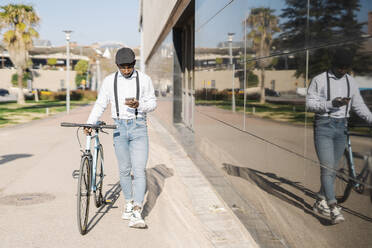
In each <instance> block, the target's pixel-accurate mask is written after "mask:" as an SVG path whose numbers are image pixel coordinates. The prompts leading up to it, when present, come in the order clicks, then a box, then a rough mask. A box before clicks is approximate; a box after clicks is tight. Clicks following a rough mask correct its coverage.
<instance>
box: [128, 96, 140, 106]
mask: <svg viewBox="0 0 372 248" xmlns="http://www.w3.org/2000/svg"><path fill="white" fill-rule="evenodd" d="M125 105H127V106H128V107H130V108H138V105H139V102H138V100H137V99H136V98H134V97H131V98H125Z"/></svg>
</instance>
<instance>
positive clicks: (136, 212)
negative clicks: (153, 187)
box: [129, 206, 146, 228]
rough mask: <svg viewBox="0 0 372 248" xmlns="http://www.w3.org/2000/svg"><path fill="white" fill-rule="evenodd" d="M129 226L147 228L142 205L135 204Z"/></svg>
mask: <svg viewBox="0 0 372 248" xmlns="http://www.w3.org/2000/svg"><path fill="white" fill-rule="evenodd" d="M129 227H133V228H146V223H145V221H144V220H143V218H142V215H141V207H139V206H135V207H134V209H133V214H132V216H131V217H130V221H129Z"/></svg>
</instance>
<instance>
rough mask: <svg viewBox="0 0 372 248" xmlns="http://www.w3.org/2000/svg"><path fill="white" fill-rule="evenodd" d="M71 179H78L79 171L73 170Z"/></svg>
mask: <svg viewBox="0 0 372 248" xmlns="http://www.w3.org/2000/svg"><path fill="white" fill-rule="evenodd" d="M72 178H74V179H78V178H79V170H74V171H73V172H72Z"/></svg>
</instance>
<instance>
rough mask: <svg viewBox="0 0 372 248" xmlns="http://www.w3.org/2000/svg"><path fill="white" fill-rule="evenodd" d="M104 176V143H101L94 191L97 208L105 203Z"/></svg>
mask: <svg viewBox="0 0 372 248" xmlns="http://www.w3.org/2000/svg"><path fill="white" fill-rule="evenodd" d="M103 177H104V175H103V147H102V145H99V149H98V154H97V168H96V192H95V193H94V201H95V204H96V207H97V208H99V207H100V206H102V204H103V195H102V188H103Z"/></svg>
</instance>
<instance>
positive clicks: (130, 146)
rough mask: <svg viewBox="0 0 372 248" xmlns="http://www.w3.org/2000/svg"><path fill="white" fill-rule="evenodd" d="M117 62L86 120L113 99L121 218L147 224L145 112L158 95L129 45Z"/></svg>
mask: <svg viewBox="0 0 372 248" xmlns="http://www.w3.org/2000/svg"><path fill="white" fill-rule="evenodd" d="M115 63H116V65H117V66H118V71H116V72H115V73H112V74H111V75H109V76H107V77H106V78H105V79H104V81H103V84H102V87H101V89H100V92H99V95H98V98H97V100H96V102H95V104H94V107H93V109H92V111H91V113H90V115H89V118H88V121H87V123H89V124H94V123H96V122H97V121H98V120H99V118H100V117H101V115H102V113H103V112H104V110H105V108H106V106H107V104H108V103H111V113H112V118H113V119H114V121H115V123H116V125H117V129H116V130H114V135H113V136H114V147H115V153H116V157H117V160H118V165H119V175H120V185H121V188H122V191H123V194H124V197H125V201H126V206H125V210H124V212H123V215H122V218H123V219H126V220H129V227H135V228H144V227H146V224H145V221H144V220H143V218H142V215H141V213H142V205H143V200H144V196H145V192H146V171H145V170H146V164H147V158H148V135H147V123H146V113H148V112H151V111H153V110H154V109H155V108H156V98H155V94H154V88H153V85H152V81H151V79H150V77H149V76H147V75H146V74H144V73H142V72H140V71H138V70H135V69H134V65H135V63H136V60H135V55H134V52H133V51H132V50H131V49H130V48H127V47H125V48H121V49H119V50H118V52H117V53H116V57H115ZM89 131H90V130H85V132H86V133H88V132H89ZM131 174H133V179H132V176H131Z"/></svg>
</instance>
